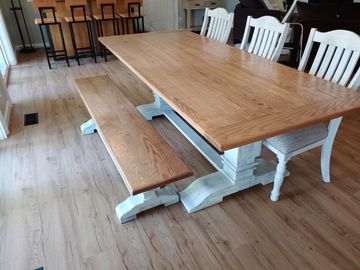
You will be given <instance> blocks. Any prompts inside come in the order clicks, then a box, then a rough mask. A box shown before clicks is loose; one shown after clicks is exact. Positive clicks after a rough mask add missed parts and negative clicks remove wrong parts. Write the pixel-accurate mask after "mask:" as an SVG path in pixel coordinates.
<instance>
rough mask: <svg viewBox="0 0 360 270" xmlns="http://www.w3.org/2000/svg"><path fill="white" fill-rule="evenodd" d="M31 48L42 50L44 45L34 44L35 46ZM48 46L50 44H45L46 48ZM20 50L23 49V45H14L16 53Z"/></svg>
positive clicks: (28, 45)
mask: <svg viewBox="0 0 360 270" xmlns="http://www.w3.org/2000/svg"><path fill="white" fill-rule="evenodd" d="M25 46H27V47H30V44H25ZM32 46H33V48H35V49H40V48H44V44H43V43H35V44H33V45H32ZM49 46H50V43H49V42H46V47H49ZM22 48H23V45H16V46H15V49H16V51H20V50H21V49H22Z"/></svg>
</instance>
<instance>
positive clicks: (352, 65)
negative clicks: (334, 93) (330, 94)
mask: <svg viewBox="0 0 360 270" xmlns="http://www.w3.org/2000/svg"><path fill="white" fill-rule="evenodd" d="M359 56H360V51H358V52H353V54H352V56H351V58H350V61H349V63H348V65H347V67H346V69H345V71H344V72H343V75H342V77H341V80H340V82H339V84H340V85H342V86H345V85H346V84H347V83H348V81H349V79H350V77H351V75H352V73H353V71H354V69H355V67H356V65H357V63H358V61H359Z"/></svg>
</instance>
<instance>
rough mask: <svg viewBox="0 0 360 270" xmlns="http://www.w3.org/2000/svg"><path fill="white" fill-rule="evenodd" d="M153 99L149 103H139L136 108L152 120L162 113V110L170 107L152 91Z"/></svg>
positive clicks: (147, 118)
mask: <svg viewBox="0 0 360 270" xmlns="http://www.w3.org/2000/svg"><path fill="white" fill-rule="evenodd" d="M153 96H154V99H155V101H154V102H153V103H150V104H144V105H139V106H137V107H136V108H137V109H138V111H139V112H140V113H141V114H142V115H143V116H144V117H145V119H146V120H152V119H153V118H154V117H156V116H160V115H163V114H164V111H168V110H171V107H170V106H169V105H168V104H167V103H166V102H165V101H164V100H163V99H162V98H160V97H159V96H158V95H157V94H156V93H155V92H153Z"/></svg>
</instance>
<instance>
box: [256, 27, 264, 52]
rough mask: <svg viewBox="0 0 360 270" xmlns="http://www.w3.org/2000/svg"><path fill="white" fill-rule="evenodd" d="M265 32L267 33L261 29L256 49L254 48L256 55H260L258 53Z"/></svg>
mask: <svg viewBox="0 0 360 270" xmlns="http://www.w3.org/2000/svg"><path fill="white" fill-rule="evenodd" d="M264 32H265V29H260V31H259V35H258V37H257V39H256V43H255V48H254V54H256V55H258V53H259V49H260V46H261V44H262V41H263V37H264Z"/></svg>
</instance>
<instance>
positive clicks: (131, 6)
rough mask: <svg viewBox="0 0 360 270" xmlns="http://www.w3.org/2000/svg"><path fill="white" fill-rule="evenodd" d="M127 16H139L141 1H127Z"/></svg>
mask: <svg viewBox="0 0 360 270" xmlns="http://www.w3.org/2000/svg"><path fill="white" fill-rule="evenodd" d="M128 15H129V18H139V17H140V16H141V2H129V3H128Z"/></svg>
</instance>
